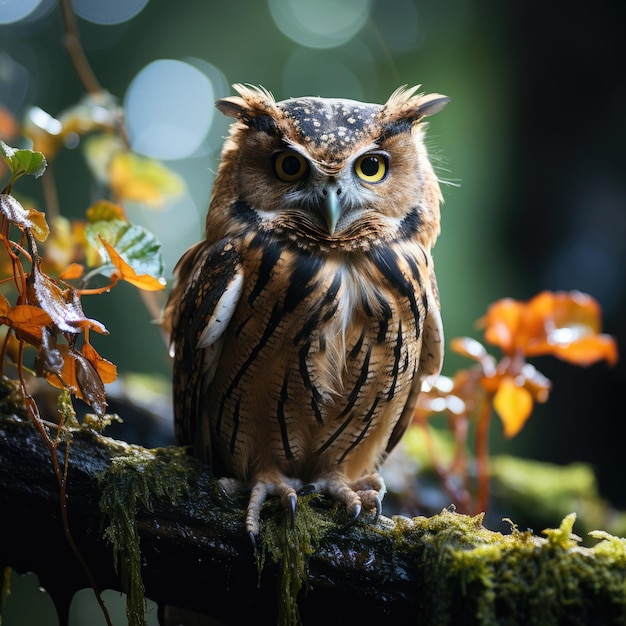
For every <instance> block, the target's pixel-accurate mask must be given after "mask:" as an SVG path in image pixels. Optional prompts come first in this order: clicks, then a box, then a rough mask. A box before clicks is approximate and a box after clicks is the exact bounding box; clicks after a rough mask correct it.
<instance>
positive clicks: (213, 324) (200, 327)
mask: <svg viewBox="0 0 626 626" xmlns="http://www.w3.org/2000/svg"><path fill="white" fill-rule="evenodd" d="M176 273H177V275H178V281H179V284H180V285H182V286H184V290H183V291H182V293H179V294H178V295H177V296H176V295H175V294H176V292H175V291H174V292H173V295H174V296H175V300H174V302H172V303H171V310H172V312H171V315H172V318H173V324H172V326H173V332H172V339H171V341H172V352H173V356H174V366H173V371H174V379H173V395H174V423H175V428H176V436H177V438H178V441H179V443H180V444H181V445H200V434H201V433H200V431H201V429H202V427H206V423H207V421H208V417H207V416H206V415H205V408H204V407H205V406H206V399H207V388H208V386H209V384H210V383H211V381H212V380H213V377H214V375H215V370H216V368H217V365H218V361H219V357H220V353H221V348H222V338H223V334H224V331H225V330H226V328H227V327H228V324H229V323H230V320H231V318H232V316H233V313H234V311H235V309H236V307H237V304H238V302H239V299H240V297H241V292H242V289H243V282H244V280H243V278H244V275H243V269H242V264H241V261H240V257H239V254H238V252H237V250H236V249H235V247H234V246H233V244H232V243H231V242H230V241H228V240H223V241H220V242H217V243H215V244H212V245H208V244H206V243H203V244H200V245H197V246H195V247H194V248H191V249H190V250H189V251H188V252H187V253H186V254H185V256H183V258H182V259H181V260H180V262H179V264H178V267H177V270H176ZM169 307H170V305H168V308H169ZM207 436H208V435H207V433H204V435H203V444H202V452H203V456H205V457H207V456H208V455H210V449H209V448H210V446H208V445H207V443H208V440H207ZM206 460H207V461H208V462H210V461H211V459H210V458H206Z"/></svg>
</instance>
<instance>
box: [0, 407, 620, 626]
mask: <svg viewBox="0 0 626 626" xmlns="http://www.w3.org/2000/svg"><path fill="white" fill-rule="evenodd" d="M1 408H2V407H0V409H1ZM5 412H6V411H5ZM59 454H60V458H61V460H63V458H64V456H63V446H61V449H60V451H59ZM134 458H135V459H138V460H139V463H137V464H136V465H135V466H131V470H132V471H131V472H130V474H133V472H134V475H135V479H137V480H138V482H139V483H141V481H142V480H143V479H144V478H146V477H147V478H149V480H148V482H149V481H150V480H152V479H153V478H154V473H153V474H152V478H150V472H153V469H154V468H151V467H150V466H151V465H154V466H158V468H160V469H159V471H160V472H161V474H159V476H160V478H159V480H161V479H163V480H165V481H166V480H167V476H168V474H176V473H179V475H181V476H183V477H184V481H188V487H189V489H188V492H187V493H182V494H179V495H178V496H177V497H175V498H173V499H172V497H170V496H163V495H161V496H159V495H158V489H157V490H156V491H154V494H155V495H154V497H152V498H149V499H147V500H145V501H144V503H143V504H142V505H141V506H138V507H137V511H136V518H135V519H136V524H137V530H138V534H139V538H140V548H141V565H142V567H141V578H142V579H143V583H144V585H145V595H146V596H147V597H149V598H150V599H152V600H154V601H155V602H157V604H159V605H160V606H164V605H173V606H177V607H182V608H184V609H188V610H192V611H196V612H198V613H201V614H205V615H210V616H212V617H214V618H216V619H218V620H219V621H220V622H222V623H226V624H241V623H254V624H259V625H263V624H276V623H277V621H278V616H279V609H280V607H284V606H286V605H287V604H288V599H289V598H290V597H291V595H290V592H289V589H288V587H287V584H286V582H285V581H286V579H285V573H284V570H283V568H282V565H283V564H284V563H287V564H288V565H290V566H292V567H291V571H293V569H294V567H295V565H296V562H297V561H298V555H297V552H298V550H299V549H301V548H302V547H303V546H305V545H306V541H304V542H303V541H302V535H300V539H295V538H296V534H297V532H298V529H301V528H305V529H306V530H307V532H309V531H310V532H311V533H312V534H314V533H315V531H316V526H315V524H319V525H321V526H323V528H324V531H323V532H322V533H321V535H320V540H319V543H318V544H316V545H315V546H314V550H312V554H310V556H309V557H308V559H307V560H306V578H307V585H306V587H305V588H304V589H303V590H302V591H301V592H300V593H299V595H298V608H299V612H300V616H301V619H302V623H304V624H319V623H322V624H325V625H330V624H344V623H349V624H354V623H359V622H360V623H366V624H371V623H377V624H392V623H401V622H404V621H408V622H409V623H416V624H429V625H431V624H440V625H452V624H460V623H462V624H466V625H472V624H476V625H487V624H510V625H515V624H528V623H537V624H539V623H541V624H544V623H545V624H552V623H554V624H557V623H558V624H579V625H582V624H589V625H591V624H605V625H610V624H624V623H626V570H624V567H623V563H624V562H625V560H626V543H624V541H623V540H620V539H617V538H613V537H610V536H608V535H607V536H603V537H600V542H599V543H598V546H597V548H596V546H594V547H592V548H583V547H579V546H578V543H577V539H576V537H575V536H574V535H572V534H571V531H572V525H573V522H574V516H568V518H569V519H567V518H566V519H565V520H564V521H563V522H562V524H561V527H560V528H559V529H556V530H553V531H550V532H549V533H548V538H547V539H546V538H540V537H536V536H534V535H533V534H532V532H530V531H527V532H518V531H513V532H512V533H511V534H510V535H502V534H500V533H495V532H492V531H489V530H487V529H485V528H484V526H483V525H482V518H481V517H480V516H477V517H468V516H464V515H458V514H456V513H453V512H449V511H444V512H442V513H441V514H439V515H435V516H433V517H430V518H415V519H413V520H409V519H407V518H394V519H388V518H385V517H382V516H381V517H380V518H379V519H378V520H374V518H373V516H372V515H369V514H365V515H363V516H362V519H361V520H359V521H358V522H357V523H356V524H354V525H353V526H351V527H349V528H345V521H346V520H342V519H341V517H342V513H341V511H340V510H339V509H338V508H337V507H335V508H333V507H328V508H322V506H321V505H320V504H319V503H318V504H316V505H315V501H314V500H310V501H306V500H305V501H303V502H302V503H301V504H299V507H298V512H297V515H296V518H297V522H296V531H293V530H291V529H290V527H289V520H288V515H287V514H286V513H285V512H284V511H283V510H282V509H281V508H280V507H279V506H278V505H276V504H271V503H270V504H269V506H267V507H264V512H263V519H262V526H261V537H260V538H259V541H258V546H259V548H258V549H259V551H263V553H264V555H265V557H266V558H265V561H264V562H263V563H262V565H261V567H260V566H259V565H258V561H257V559H256V558H255V551H254V548H253V546H252V544H251V542H250V540H249V539H248V537H247V536H246V534H245V532H244V524H243V519H244V512H243V509H242V508H241V505H242V502H239V503H234V502H230V501H229V499H228V498H226V497H224V496H223V495H221V494H220V493H219V491H218V489H217V488H216V483H215V481H214V480H213V478H212V477H211V476H210V474H209V473H208V471H207V469H206V468H205V467H204V466H202V465H201V464H199V463H198V462H196V461H194V460H192V459H189V458H188V457H185V456H182V455H181V454H180V450H179V449H177V448H170V449H164V450H162V452H158V453H157V452H155V451H149V450H146V449H145V448H140V447H138V446H128V444H123V443H121V442H117V441H115V440H112V439H109V438H107V437H102V436H99V435H96V434H95V433H93V432H92V431H89V430H87V429H86V428H81V429H77V430H75V431H73V435H72V444H71V448H70V465H69V472H68V477H69V478H68V485H67V504H68V511H69V521H70V525H71V532H72V536H73V537H74V539H75V541H76V544H77V545H78V547H79V549H80V551H81V553H82V555H83V556H84V557H85V559H86V561H87V563H88V566H89V569H90V571H91V573H92V575H93V577H94V578H95V580H96V581H97V586H98V587H99V588H100V589H105V588H111V589H117V590H124V589H123V585H122V581H121V579H120V575H119V574H118V572H116V569H115V567H114V558H113V551H112V547H111V545H110V543H109V542H108V541H107V540H105V539H103V532H104V528H105V527H106V525H107V524H108V522H109V520H107V518H106V516H105V515H103V513H102V512H101V510H100V502H101V498H102V496H103V493H106V489H103V487H106V484H107V481H109V480H110V479H112V478H115V476H113V475H112V473H111V471H109V470H111V468H112V467H114V466H115V465H116V463H117V462H118V461H119V460H120V459H124V460H125V462H126V460H128V459H131V460H132V459H134ZM103 475H104V476H105V478H104V479H102V476H103ZM163 477H165V478H163ZM108 484H109V485H111V484H114V485H117V484H118V483H108ZM129 484H130V483H129ZM151 484H153V483H151ZM119 485H122V487H119V491H120V495H121V497H122V496H123V493H122V492H123V491H124V487H123V485H124V483H123V482H122V483H119ZM117 488H118V487H116V489H117ZM113 492H114V493H116V491H115V489H114V490H113ZM166 492H167V490H166ZM122 500H123V498H122ZM244 501H245V500H244ZM138 502H141V498H140V499H139V500H138ZM322 505H323V503H322ZM307 507H308V508H307ZM307 511H309V513H307ZM131 519H133V515H132V512H131ZM276 520H279V521H278V522H277V523H276ZM302 520H304V522H303V521H302ZM306 520H309V521H306ZM310 520H313V521H312V522H311V521H310ZM302 524H304V526H302ZM307 524H308V526H307ZM272 528H274V529H276V528H278V529H279V534H278V535H276V534H274V539H272V538H271V537H272V535H271V529H272ZM280 533H282V534H280ZM276 537H278V540H277V539H276ZM306 538H307V537H305V539H306ZM266 540H267V541H266ZM272 541H273V542H274V543H272ZM281 542H282V544H281ZM314 543H315V542H314ZM287 544H290V545H292V548H291V549H292V551H291V553H289V552H288V551H287V552H283V554H288V555H289V556H288V557H287V558H283V559H282V560H281V559H280V558H279V559H277V560H276V561H275V560H274V559H273V558H272V555H274V556H276V555H277V554H280V551H281V549H283V548H284V547H285V545H287ZM293 545H295V552H294V550H293ZM127 560H128V559H127V553H126V552H125V551H123V552H122V557H121V563H120V565H124V563H125V561H127ZM2 565H8V566H10V567H12V568H13V569H15V570H16V571H17V572H18V573H22V572H27V571H33V572H35V573H36V574H37V575H38V576H39V580H40V582H41V584H42V585H43V586H44V587H45V588H46V589H47V590H48V591H49V592H50V594H51V596H52V598H53V600H54V601H55V603H56V604H57V607H60V610H61V613H63V612H64V611H65V610H66V609H67V606H68V604H69V600H70V599H71V595H72V594H73V593H74V592H75V591H76V590H78V589H80V588H84V587H86V586H88V583H87V579H86V577H85V574H84V572H83V571H82V570H81V568H80V566H79V564H78V562H77V560H76V558H75V556H74V555H73V553H72V552H71V550H70V548H69V546H68V542H67V540H66V537H65V536H64V533H63V526H62V523H61V515H60V501H59V487H58V484H57V481H56V478H55V475H54V472H53V468H52V464H51V461H50V456H49V451H48V450H47V449H46V447H45V446H44V445H43V443H42V440H41V438H40V435H39V434H38V432H37V431H36V429H35V428H34V427H33V425H32V424H31V423H30V421H29V420H28V419H25V418H18V417H15V416H9V417H1V418H0V566H2ZM122 570H123V567H120V571H122ZM259 571H260V572H261V573H260V574H259ZM292 590H293V587H292ZM292 595H293V594H292ZM291 621H292V623H293V620H291Z"/></svg>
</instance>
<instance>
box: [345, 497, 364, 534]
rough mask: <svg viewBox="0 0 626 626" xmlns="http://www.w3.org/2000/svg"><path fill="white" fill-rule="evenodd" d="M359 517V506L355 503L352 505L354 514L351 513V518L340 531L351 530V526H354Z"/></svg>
mask: <svg viewBox="0 0 626 626" xmlns="http://www.w3.org/2000/svg"><path fill="white" fill-rule="evenodd" d="M360 515H361V505H360V504H359V503H358V502H357V503H356V504H355V505H354V512H353V515H352V518H351V519H350V520H349V521H348V522H347V523H346V524H344V525H343V526H342V527H341V530H348V528H351V527H352V526H354V524H355V523H356V521H357V520H358V519H359V516H360Z"/></svg>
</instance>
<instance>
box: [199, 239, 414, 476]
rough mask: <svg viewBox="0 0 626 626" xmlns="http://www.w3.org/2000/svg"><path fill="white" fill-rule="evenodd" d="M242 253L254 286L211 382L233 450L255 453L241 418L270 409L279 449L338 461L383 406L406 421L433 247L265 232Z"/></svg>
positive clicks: (281, 455)
mask: <svg viewBox="0 0 626 626" xmlns="http://www.w3.org/2000/svg"><path fill="white" fill-rule="evenodd" d="M241 252H242V264H243V273H244V276H245V278H244V286H243V290H242V294H241V298H240V300H239V304H238V306H237V308H236V310H235V312H234V315H233V318H232V320H231V321H230V324H229V327H228V330H227V331H226V333H225V336H224V341H223V345H222V350H221V356H220V358H219V365H218V367H217V370H216V373H215V378H214V380H213V381H212V383H211V386H210V387H209V415H210V416H211V419H212V421H213V425H214V429H215V432H214V435H213V436H214V437H215V438H216V439H217V440H221V441H222V442H228V445H227V447H230V448H231V449H230V450H228V451H226V452H225V455H226V456H229V457H231V458H247V457H246V455H245V454H241V455H240V454H237V453H236V448H237V445H238V443H237V442H238V440H239V439H238V434H237V430H238V429H239V428H240V424H243V423H244V420H243V419H241V418H242V417H243V416H245V418H246V421H247V420H256V419H261V420H263V421H264V422H265V423H266V428H267V437H268V441H267V446H268V447H269V448H270V449H271V450H272V454H273V456H274V457H275V458H277V459H282V461H283V462H291V461H294V462H297V461H298V460H299V459H303V458H309V457H311V456H320V455H322V454H323V452H326V450H328V454H330V455H332V457H333V462H339V459H340V458H341V456H342V455H345V454H347V451H349V450H351V447H352V445H353V444H354V442H355V441H357V440H360V438H361V437H365V436H366V435H367V434H368V433H369V431H370V430H371V431H373V430H375V427H376V426H377V424H378V422H379V421H380V419H381V416H382V414H383V412H385V411H389V410H391V412H392V414H393V415H395V419H397V418H398V417H399V415H400V413H401V411H402V408H403V407H404V405H405V403H406V398H407V396H408V393H409V390H410V387H411V384H412V382H413V379H414V377H415V374H416V373H417V369H418V367H419V354H420V347H421V327H422V323H423V320H424V317H425V314H426V310H425V302H426V300H425V298H423V297H422V287H421V279H420V275H421V271H420V265H419V258H420V255H421V256H422V258H425V256H424V255H423V253H422V252H421V251H420V249H416V251H415V254H410V253H409V249H403V247H402V246H400V245H398V246H395V247H394V246H387V247H385V249H383V250H380V251H372V252H370V253H368V254H367V255H359V256H358V257H352V256H351V257H345V256H342V255H340V254H335V255H332V256H327V255H321V254H320V255H314V254H305V253H303V252H302V251H299V250H298V249H297V248H290V247H288V246H284V245H283V244H282V243H281V242H278V241H275V240H272V239H269V238H265V237H261V236H259V235H255V236H250V237H248V238H247V239H245V240H242V242H241ZM356 407H358V409H357V408H356ZM307 416H308V417H307ZM395 419H391V420H388V422H389V424H390V425H391V426H393V424H394V423H395ZM296 422H297V423H299V424H300V426H298V428H297V429H296V428H294V424H295V423H296ZM307 422H308V424H309V426H308V427H305V426H303V424H306V423H307ZM350 423H352V426H351V427H348V426H343V425H344V424H350ZM339 430H340V431H341V432H339ZM320 441H321V442H322V443H321V444H319V442H320ZM315 442H318V443H315ZM331 444H332V445H331ZM324 446H327V448H325V447H324ZM239 471H242V470H239Z"/></svg>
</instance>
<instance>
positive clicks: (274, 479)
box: [217, 475, 302, 543]
mask: <svg viewBox="0 0 626 626" xmlns="http://www.w3.org/2000/svg"><path fill="white" fill-rule="evenodd" d="M217 482H218V484H219V486H220V488H221V489H222V491H223V492H224V493H225V494H226V495H231V494H233V493H235V492H237V491H248V490H249V491H250V498H249V500H248V509H247V512H246V531H247V532H248V535H250V538H251V540H252V542H253V543H255V541H254V537H256V536H257V535H258V534H259V518H260V516H261V507H262V506H263V504H264V503H265V501H266V500H267V499H268V498H270V497H271V496H277V497H278V498H280V502H281V504H282V506H283V507H284V508H285V509H287V510H288V511H290V513H291V524H292V526H293V524H294V520H295V516H296V504H297V502H298V493H297V490H298V489H300V488H301V487H302V481H300V480H297V479H291V478H289V479H288V478H286V477H283V476H274V475H272V476H271V477H269V476H268V477H263V478H258V479H257V481H256V482H255V483H254V484H253V485H252V488H251V489H250V487H248V486H246V484H245V483H243V482H241V481H239V480H237V479H235V478H220V479H219V480H218V481H217Z"/></svg>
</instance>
